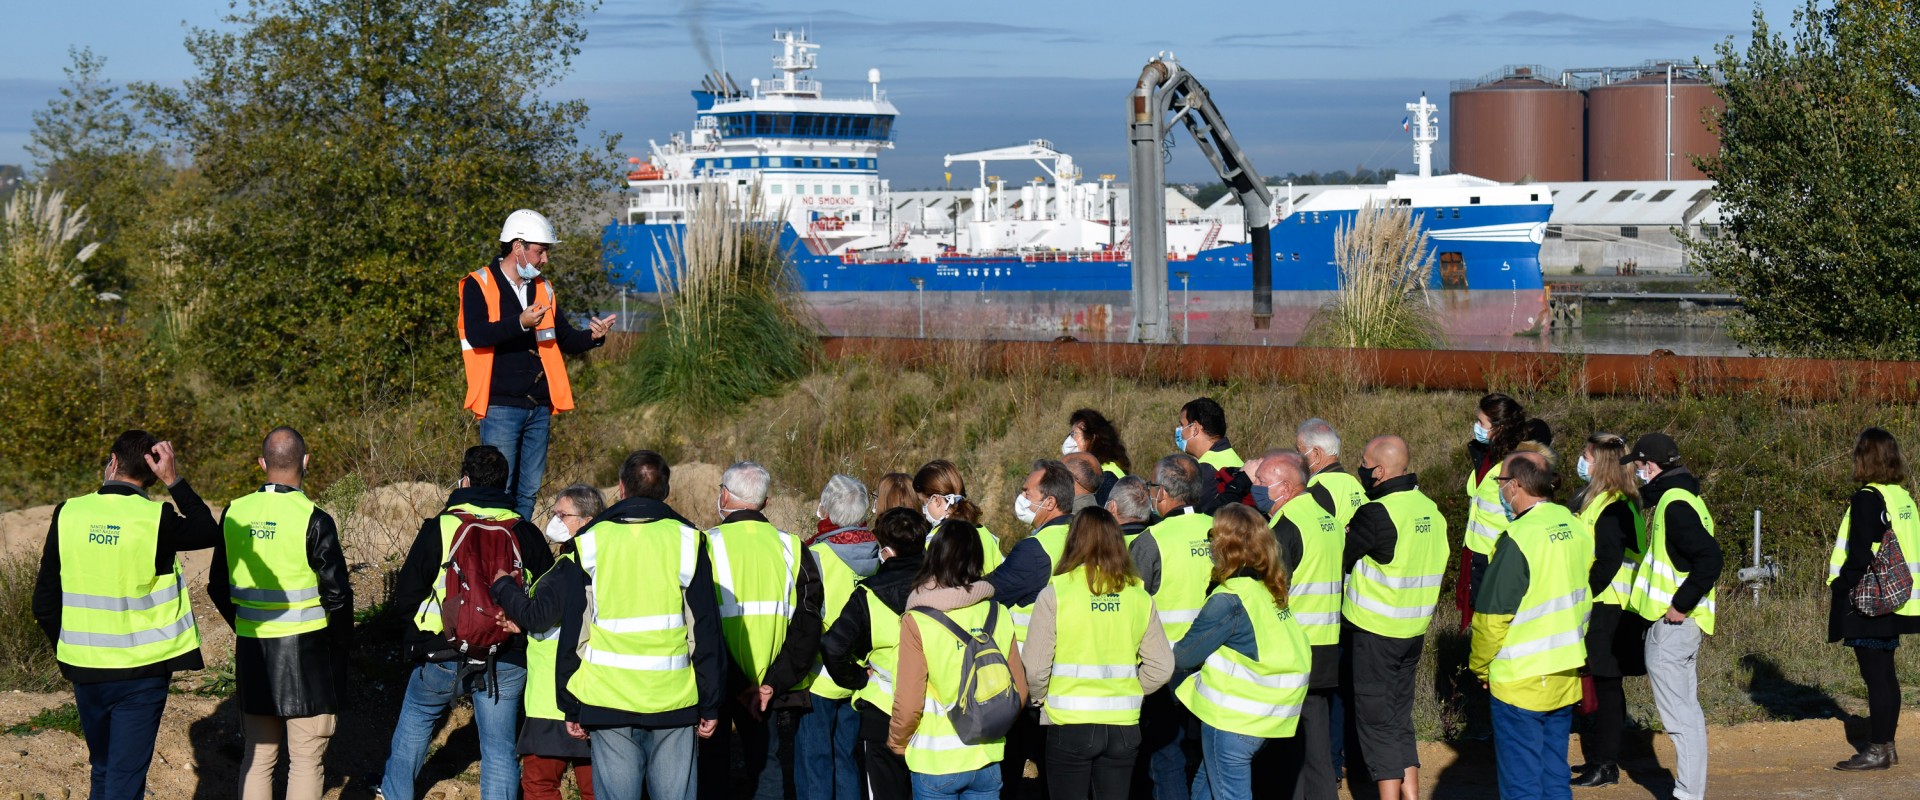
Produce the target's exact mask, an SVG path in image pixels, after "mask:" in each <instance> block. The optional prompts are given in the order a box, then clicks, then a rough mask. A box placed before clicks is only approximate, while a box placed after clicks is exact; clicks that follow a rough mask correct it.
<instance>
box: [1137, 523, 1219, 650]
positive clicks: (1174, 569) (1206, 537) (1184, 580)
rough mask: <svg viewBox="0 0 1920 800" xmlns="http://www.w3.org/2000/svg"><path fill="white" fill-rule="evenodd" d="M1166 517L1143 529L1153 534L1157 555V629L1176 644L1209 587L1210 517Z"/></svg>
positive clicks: (1211, 524)
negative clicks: (1158, 566)
mask: <svg viewBox="0 0 1920 800" xmlns="http://www.w3.org/2000/svg"><path fill="white" fill-rule="evenodd" d="M1192 509H1193V507H1192V506H1188V507H1187V513H1185V514H1181V515H1179V516H1174V517H1167V518H1166V519H1163V520H1161V521H1160V523H1159V524H1157V525H1154V526H1153V527H1151V528H1148V529H1146V531H1144V533H1150V534H1153V546H1154V548H1155V549H1157V550H1159V551H1160V586H1159V591H1156V592H1154V595H1153V603H1154V605H1155V606H1158V607H1159V609H1160V625H1161V627H1164V628H1166V630H1167V641H1169V642H1171V643H1173V644H1179V643H1180V637H1183V636H1186V635H1187V629H1188V628H1190V627H1192V626H1193V621H1194V620H1195V619H1198V618H1199V617H1200V607H1201V606H1203V605H1206V602H1207V586H1208V585H1209V584H1211V583H1213V545H1212V544H1211V542H1210V537H1211V534H1212V531H1213V517H1211V516H1208V515H1206V514H1200V513H1195V512H1194V511H1193V510H1192Z"/></svg>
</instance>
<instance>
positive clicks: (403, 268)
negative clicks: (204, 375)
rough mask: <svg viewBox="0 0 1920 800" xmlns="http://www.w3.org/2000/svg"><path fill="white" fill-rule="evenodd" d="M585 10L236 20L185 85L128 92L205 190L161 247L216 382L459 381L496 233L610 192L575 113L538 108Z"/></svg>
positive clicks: (252, 9)
mask: <svg viewBox="0 0 1920 800" xmlns="http://www.w3.org/2000/svg"><path fill="white" fill-rule="evenodd" d="M588 9H589V4H588V3H586V2H580V0H474V1H473V2H463V3H445V2H437V1H435V0H250V2H246V3H244V4H242V5H241V6H239V7H238V9H237V10H236V11H235V13H234V14H232V15H231V16H230V17H229V18H228V20H227V22H228V25H227V27H226V28H223V29H221V30H217V31H216V30H206V29H200V30H196V31H194V32H193V33H192V34H191V35H190V36H189V38H188V40H187V50H188V52H189V53H190V54H191V55H192V57H193V59H194V62H195V64H196V65H197V75H196V76H195V77H193V78H192V79H190V80H188V81H187V82H186V83H185V85H184V86H180V87H162V86H155V85H140V86H137V87H135V89H136V92H137V95H138V97H139V99H140V100H141V102H142V103H143V104H145V106H146V107H147V108H148V109H149V110H150V111H151V113H153V114H154V115H155V118H156V119H157V120H158V121H159V123H160V125H161V127H162V129H163V130H164V131H165V133H166V134H167V135H169V136H170V137H172V138H173V139H174V140H176V141H177V142H178V143H179V144H180V145H181V146H183V148H184V150H185V152H186V153H187V155H188V156H189V157H190V158H191V161H192V164H193V167H194V169H195V170H196V171H197V172H198V173H199V175H200V176H202V180H203V181H204V182H205V184H206V202H205V204H204V208H202V209H201V211H200V213H199V214H197V215H195V216H193V217H190V218H188V219H184V220H181V221H180V222H179V227H178V232H179V234H180V236H181V240H182V244H183V245H184V247H183V250H184V252H185V254H186V258H185V259H183V263H182V265H181V268H180V271H181V273H182V274H181V277H182V278H183V279H184V281H185V282H186V283H187V284H188V285H190V286H194V287H201V292H202V294H201V295H200V296H198V297H194V298H186V299H185V300H184V302H186V303H188V304H198V305H199V306H200V309H199V312H198V313H196V314H194V315H193V316H192V319H193V320H195V324H194V327H193V329H192V331H191V334H192V335H191V336H190V337H189V339H190V341H191V342H192V343H193V346H194V347H195V348H197V350H198V353H199V355H201V356H202V358H201V359H200V361H201V363H204V364H205V365H206V366H207V367H208V369H209V370H211V372H212V373H213V375H214V377H215V378H217V379H218V380H220V381H221V382H223V383H225V384H227V385H230V386H243V385H247V384H251V383H255V382H259V381H269V380H270V381H276V382H284V381H293V382H317V383H319V384H321V385H324V386H333V387H341V388H345V387H362V386H387V387H400V386H409V385H415V384H416V382H438V381H439V380H441V379H443V378H448V377H450V376H451V375H453V374H456V370H457V367H456V366H455V365H456V364H457V362H458V359H457V357H456V353H457V352H458V351H457V347H456V345H455V337H454V315H455V308H456V307H457V304H456V301H455V297H456V289H455V287H456V286H457V282H458V281H459V279H460V278H461V276H462V275H464V274H465V273H467V272H469V271H471V270H473V269H474V268H476V267H479V266H481V265H483V264H485V263H486V262H487V260H488V259H490V258H491V257H492V256H493V255H494V248H495V246H496V245H495V237H496V234H497V233H498V230H499V225H500V221H501V220H502V219H504V218H505V217H506V215H507V213H508V212H509V211H511V210H513V209H515V208H520V207H531V208H538V209H541V210H543V211H545V212H546V213H548V214H549V216H553V217H556V218H557V219H559V220H561V221H565V220H568V219H571V218H575V216H576V215H579V214H581V212H583V211H584V209H585V208H586V207H587V206H586V204H587V203H589V202H591V201H592V200H593V197H594V194H595V193H596V191H597V190H599V189H601V188H604V186H605V185H606V183H605V180H607V179H608V178H610V176H611V170H609V169H607V168H606V167H605V165H606V164H608V163H611V156H612V148H613V144H614V142H613V141H612V140H611V139H609V140H607V141H605V142H603V143H601V145H600V147H599V149H598V150H596V149H595V148H593V147H590V146H589V145H587V144H584V143H583V142H582V141H581V138H580V133H579V132H580V130H581V127H582V125H583V124H584V122H585V121H586V115H587V107H586V104H585V103H584V102H583V101H578V100H570V101H560V102H552V101H547V100H542V99H540V96H539V95H540V93H541V92H542V91H543V90H545V89H548V88H550V87H552V86H553V85H555V84H556V83H558V82H559V81H560V79H561V78H562V77H564V76H565V74H566V73H567V71H568V70H569V68H570V65H571V60H572V58H573V56H575V55H577V54H578V53H579V51H580V43H581V42H582V41H583V40H584V39H585V37H586V31H585V29H584V28H583V27H582V26H581V24H580V20H581V18H582V16H583V15H584V14H585V12H586V11H587V10H588ZM574 238H575V241H579V240H581V239H582V238H589V237H574ZM583 251H586V252H591V251H592V248H590V247H580V248H576V249H573V250H572V252H571V253H569V252H568V250H567V249H562V250H559V251H557V252H556V253H555V255H556V258H557V259H561V260H564V259H566V258H568V257H569V255H573V256H574V257H583V256H580V255H579V254H581V253H582V252H583ZM422 371H424V372H422ZM423 379H425V380H423Z"/></svg>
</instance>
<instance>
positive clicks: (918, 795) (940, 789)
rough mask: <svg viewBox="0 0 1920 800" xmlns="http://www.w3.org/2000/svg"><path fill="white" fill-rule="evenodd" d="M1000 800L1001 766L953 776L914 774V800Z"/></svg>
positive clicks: (991, 766)
mask: <svg viewBox="0 0 1920 800" xmlns="http://www.w3.org/2000/svg"><path fill="white" fill-rule="evenodd" d="M947 798H953V800H1000V765H999V764H988V765H986V766H984V767H981V768H979V769H976V770H974V771H972V772H956V773H953V774H952V775H925V774H922V773H918V772H916V773H913V800H947Z"/></svg>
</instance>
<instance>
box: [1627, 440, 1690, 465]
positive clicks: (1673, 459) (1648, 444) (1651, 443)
mask: <svg viewBox="0 0 1920 800" xmlns="http://www.w3.org/2000/svg"><path fill="white" fill-rule="evenodd" d="M1639 461H1647V462H1651V463H1653V464H1655V465H1657V466H1661V467H1671V466H1673V465H1675V464H1678V463H1680V446H1679V445H1676V444H1674V443H1673V437H1671V436H1668V435H1666V434H1664V433H1649V434H1645V435H1642V436H1641V437H1640V438H1638V439H1635V440H1634V442H1633V449H1631V450H1628V451H1627V454H1626V455H1624V456H1621V457H1620V463H1622V464H1632V463H1635V462H1639Z"/></svg>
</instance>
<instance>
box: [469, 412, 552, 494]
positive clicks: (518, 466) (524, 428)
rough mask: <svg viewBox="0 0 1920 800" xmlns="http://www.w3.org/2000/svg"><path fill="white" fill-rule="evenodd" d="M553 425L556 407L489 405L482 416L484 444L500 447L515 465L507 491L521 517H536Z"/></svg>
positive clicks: (482, 441) (481, 435)
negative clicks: (548, 437) (535, 499)
mask: <svg viewBox="0 0 1920 800" xmlns="http://www.w3.org/2000/svg"><path fill="white" fill-rule="evenodd" d="M552 424H553V409H552V408H549V407H547V406H540V407H539V408H514V407H513V406H487V415H486V416H485V417H482V418H481V419H480V443H481V444H490V445H493V446H494V447H495V448H497V449H499V451H500V454H501V455H503V456H506V457H507V466H509V467H510V468H512V471H513V472H512V477H510V478H508V479H507V494H510V495H513V510H514V511H517V512H519V513H520V518H521V519H532V518H533V500H534V496H535V495H536V494H538V493H539V492H540V479H541V478H544V477H546V474H547V433H548V431H549V430H550V429H551V428H552Z"/></svg>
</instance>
